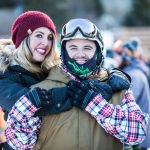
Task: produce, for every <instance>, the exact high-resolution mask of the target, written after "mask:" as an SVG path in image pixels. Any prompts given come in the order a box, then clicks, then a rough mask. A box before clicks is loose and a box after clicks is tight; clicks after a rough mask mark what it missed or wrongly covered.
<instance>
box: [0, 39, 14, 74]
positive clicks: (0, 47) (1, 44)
mask: <svg viewBox="0 0 150 150" xmlns="http://www.w3.org/2000/svg"><path fill="white" fill-rule="evenodd" d="M14 54H15V46H14V45H13V43H12V41H11V40H8V39H2V40H0V71H1V72H5V71H6V70H7V68H8V66H10V65H11V64H12V61H13V60H14Z"/></svg>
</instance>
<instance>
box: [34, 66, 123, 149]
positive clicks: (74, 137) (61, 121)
mask: <svg viewBox="0 0 150 150" xmlns="http://www.w3.org/2000/svg"><path fill="white" fill-rule="evenodd" d="M106 77H107V73H106V72H105V71H104V72H103V73H101V74H100V75H99V76H98V78H99V79H101V80H103V79H104V78H106ZM69 80H70V78H69V76H67V75H66V74H65V73H63V72H61V70H60V69H59V68H53V69H52V70H51V72H50V74H49V76H48V77H47V79H46V80H44V81H43V82H41V83H39V84H37V85H36V86H40V87H43V88H47V89H49V88H52V87H60V86H64V85H65V84H66V83H68V81H69ZM34 87H35V86H34ZM113 99H115V100H116V101H115V102H113ZM120 100H121V95H119V94H115V95H114V96H113V98H112V103H117V104H118V103H120ZM33 149H34V150H122V149H123V145H122V143H121V142H119V141H118V140H117V139H116V138H114V137H113V136H111V135H109V134H108V133H106V132H105V130H104V129H103V128H102V127H101V126H100V125H99V124H98V123H97V122H96V120H95V119H94V118H93V117H92V116H91V115H90V114H88V113H87V112H84V111H83V110H80V109H78V108H76V107H73V108H72V109H71V110H70V111H66V112H63V113H60V114H56V115H49V116H46V117H43V122H42V126H41V130H40V134H39V138H38V141H37V144H36V146H35V147H34V148H33Z"/></svg>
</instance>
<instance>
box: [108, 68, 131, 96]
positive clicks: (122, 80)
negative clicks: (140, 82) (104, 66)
mask: <svg viewBox="0 0 150 150" xmlns="http://www.w3.org/2000/svg"><path fill="white" fill-rule="evenodd" d="M107 83H108V84H109V85H110V86H111V88H112V90H113V93H115V92H118V91H121V90H128V89H129V88H130V85H131V77H130V76H129V75H128V74H126V73H125V72H123V71H120V70H119V69H116V68H115V69H112V70H111V71H110V74H109V79H108V81H107Z"/></svg>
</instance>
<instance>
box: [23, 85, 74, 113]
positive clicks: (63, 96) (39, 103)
mask: <svg viewBox="0 0 150 150" xmlns="http://www.w3.org/2000/svg"><path fill="white" fill-rule="evenodd" d="M67 91H68V87H67V86H65V87H61V88H53V89H50V90H45V89H41V88H34V89H32V90H30V91H29V92H28V93H27V94H26V95H25V96H26V97H27V98H28V99H29V100H30V101H31V102H32V103H33V104H34V105H35V106H36V107H37V108H39V110H38V111H37V112H36V113H35V116H45V115H48V114H55V113H59V112H64V111H67V110H69V109H71V108H72V105H71V102H70V101H69V100H67Z"/></svg>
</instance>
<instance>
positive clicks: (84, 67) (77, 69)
mask: <svg viewBox="0 0 150 150" xmlns="http://www.w3.org/2000/svg"><path fill="white" fill-rule="evenodd" d="M97 55H98V53H97V51H96V52H95V54H94V56H93V57H92V58H91V59H90V60H88V61H87V62H86V63H84V64H79V63H77V62H76V61H75V60H74V59H72V58H70V57H69V55H68V53H67V52H66V50H65V53H64V60H65V62H64V64H65V65H66V68H67V70H68V71H69V72H70V73H71V74H73V75H75V76H79V77H86V76H89V75H91V74H92V73H93V72H95V71H96V70H97V69H98V65H97Z"/></svg>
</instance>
